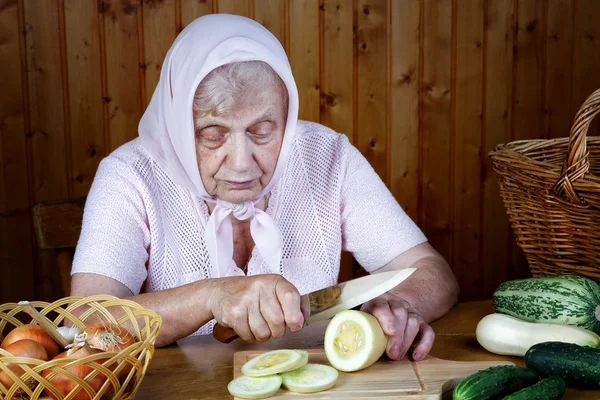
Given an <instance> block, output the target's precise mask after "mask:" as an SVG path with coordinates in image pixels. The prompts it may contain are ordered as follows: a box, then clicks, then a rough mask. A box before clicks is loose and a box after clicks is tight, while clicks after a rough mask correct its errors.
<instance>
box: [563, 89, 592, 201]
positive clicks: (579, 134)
mask: <svg viewBox="0 0 600 400" xmlns="http://www.w3.org/2000/svg"><path fill="white" fill-rule="evenodd" d="M598 113H600V89H598V90H596V91H595V92H594V93H592V94H591V95H590V96H589V97H588V98H587V100H586V101H585V103H583V105H582V106H581V108H580V109H579V111H578V112H577V115H576V116H575V121H574V122H573V126H571V132H570V133H569V147H568V156H567V159H566V160H565V164H564V166H563V169H562V172H561V174H560V178H559V179H558V181H556V183H555V184H554V187H553V188H552V191H553V192H554V194H555V195H557V196H559V197H566V198H567V199H568V200H569V201H571V202H572V203H578V204H585V203H586V202H585V200H584V199H581V198H580V197H579V195H578V194H577V192H575V188H574V187H573V183H574V182H575V181H576V180H577V179H580V178H581V177H583V176H584V175H585V174H586V173H587V172H588V171H589V170H590V162H589V151H588V150H587V140H586V137H587V131H588V129H589V127H590V124H591V123H592V120H593V119H594V117H595V116H596V115H598Z"/></svg>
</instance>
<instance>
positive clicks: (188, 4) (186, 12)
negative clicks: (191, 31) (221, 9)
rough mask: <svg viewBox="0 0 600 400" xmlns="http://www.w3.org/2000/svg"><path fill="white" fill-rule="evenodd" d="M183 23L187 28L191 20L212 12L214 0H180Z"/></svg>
mask: <svg viewBox="0 0 600 400" xmlns="http://www.w3.org/2000/svg"><path fill="white" fill-rule="evenodd" d="M180 2H181V24H182V25H183V27H184V28H185V27H186V26H187V25H188V24H189V23H190V22H192V21H193V20H195V19H196V18H198V17H201V16H203V15H206V14H212V12H213V1H212V0H180Z"/></svg>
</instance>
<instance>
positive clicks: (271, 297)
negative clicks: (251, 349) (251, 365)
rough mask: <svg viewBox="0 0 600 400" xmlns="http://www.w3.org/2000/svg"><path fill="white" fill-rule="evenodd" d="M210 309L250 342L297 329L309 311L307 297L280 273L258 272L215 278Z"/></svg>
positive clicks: (221, 321) (218, 319) (215, 315)
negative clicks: (266, 273) (262, 273)
mask: <svg viewBox="0 0 600 400" xmlns="http://www.w3.org/2000/svg"><path fill="white" fill-rule="evenodd" d="M215 281H217V282H215V283H216V284H217V286H216V290H215V291H214V295H213V296H211V299H210V304H209V307H210V310H211V311H212V315H213V317H214V318H215V320H216V321H217V322H218V323H219V324H220V325H223V326H225V327H228V328H232V329H233V330H234V331H236V333H237V334H238V335H239V336H240V338H242V339H243V340H245V341H247V342H253V341H259V342H264V341H266V340H268V339H270V338H272V337H273V338H278V337H282V336H283V335H284V333H285V331H286V328H289V329H290V331H292V332H297V331H299V330H301V329H302V327H303V326H304V321H305V320H306V318H308V316H309V314H310V304H309V300H308V296H301V295H300V292H298V289H296V287H295V286H294V285H292V284H291V283H290V282H289V281H287V280H286V279H285V278H284V277H282V276H281V275H276V274H271V275H255V276H244V277H228V278H222V279H216V280H215Z"/></svg>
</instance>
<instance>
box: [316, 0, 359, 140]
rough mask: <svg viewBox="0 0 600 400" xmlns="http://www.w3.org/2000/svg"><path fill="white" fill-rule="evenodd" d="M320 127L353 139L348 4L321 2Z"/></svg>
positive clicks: (336, 0) (351, 60) (328, 0)
mask: <svg viewBox="0 0 600 400" xmlns="http://www.w3.org/2000/svg"><path fill="white" fill-rule="evenodd" d="M321 4H322V6H321V10H322V12H323V16H322V17H323V27H324V29H323V30H324V32H323V42H322V47H321V51H322V53H321V68H322V71H323V73H322V82H321V84H322V94H321V123H323V124H324V125H326V126H328V127H330V128H331V129H334V130H336V131H337V132H340V133H344V134H346V135H348V137H349V138H350V141H353V140H352V139H353V135H354V102H355V101H354V85H355V80H354V42H353V29H354V28H353V16H352V13H353V9H352V3H351V2H349V1H344V0H322V3H321Z"/></svg>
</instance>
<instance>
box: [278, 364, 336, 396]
mask: <svg viewBox="0 0 600 400" xmlns="http://www.w3.org/2000/svg"><path fill="white" fill-rule="evenodd" d="M281 378H282V379H283V387H284V388H286V389H287V390H289V391H290V392H297V393H316V392H321V391H323V390H327V389H329V388H331V387H333V386H334V385H335V382H336V381H337V378H338V372H337V370H336V369H335V368H332V367H330V366H329V365H323V364H306V365H304V366H303V367H300V368H297V369H295V370H293V371H288V372H285V373H283V374H281Z"/></svg>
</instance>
